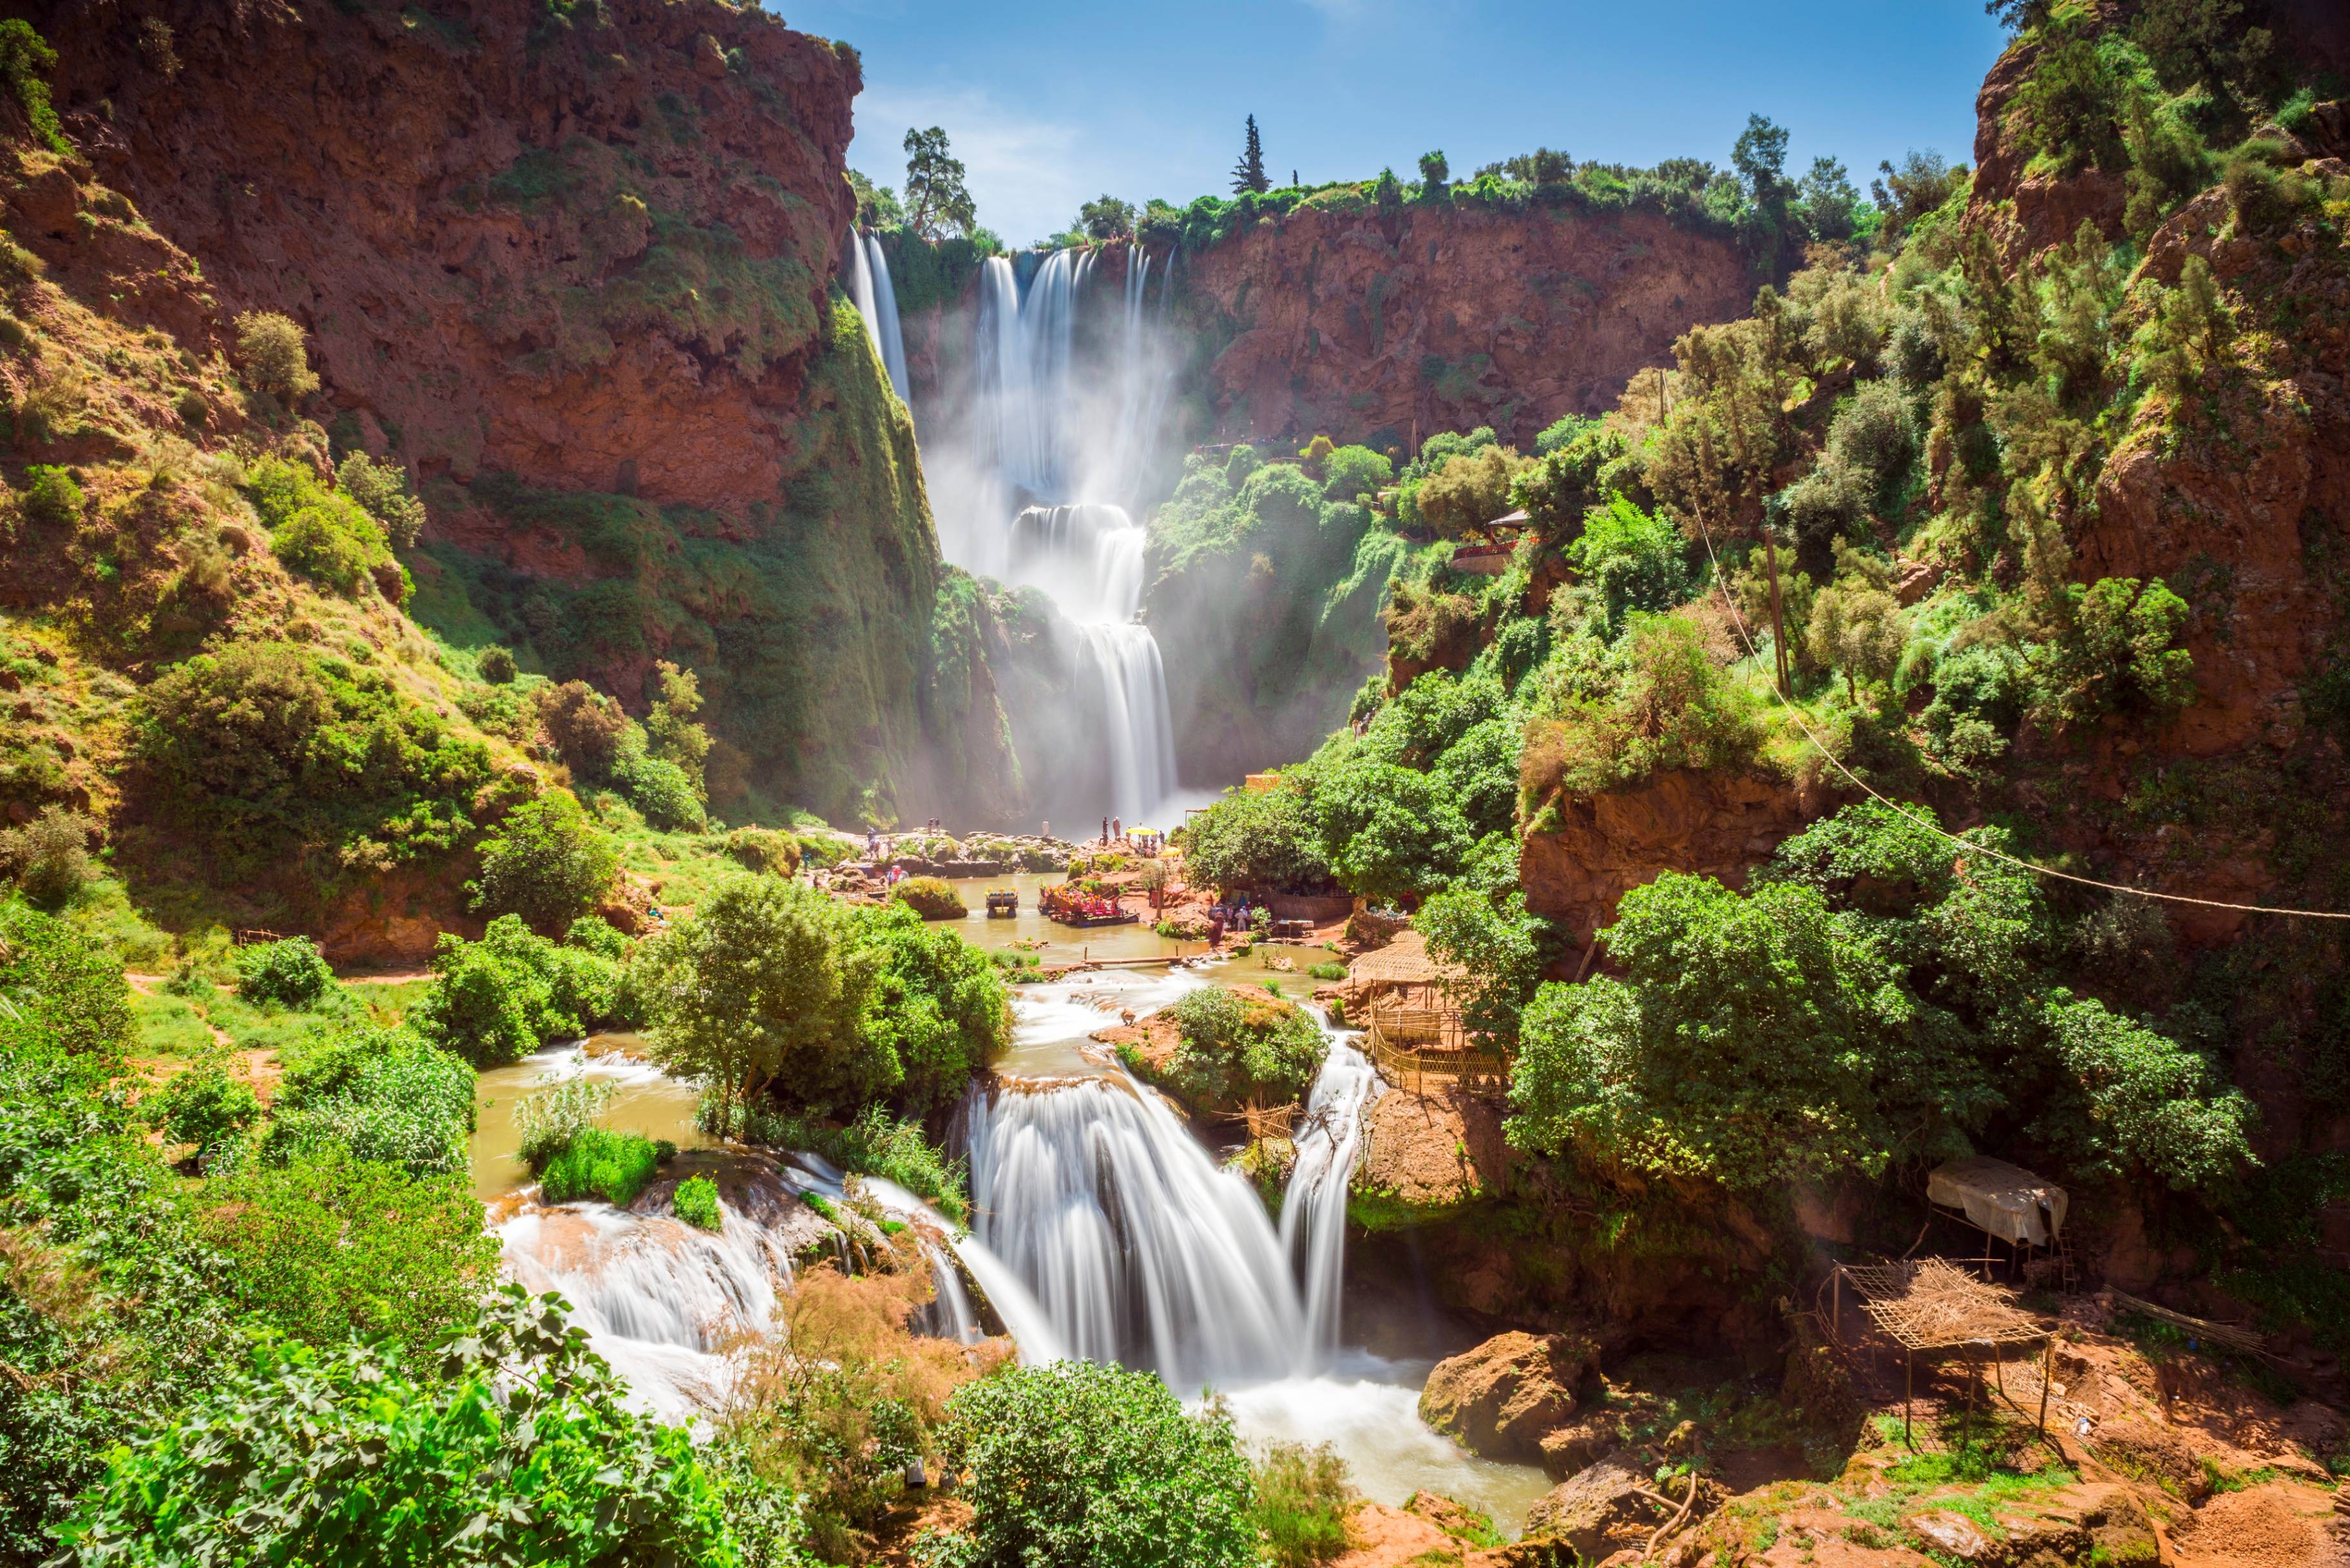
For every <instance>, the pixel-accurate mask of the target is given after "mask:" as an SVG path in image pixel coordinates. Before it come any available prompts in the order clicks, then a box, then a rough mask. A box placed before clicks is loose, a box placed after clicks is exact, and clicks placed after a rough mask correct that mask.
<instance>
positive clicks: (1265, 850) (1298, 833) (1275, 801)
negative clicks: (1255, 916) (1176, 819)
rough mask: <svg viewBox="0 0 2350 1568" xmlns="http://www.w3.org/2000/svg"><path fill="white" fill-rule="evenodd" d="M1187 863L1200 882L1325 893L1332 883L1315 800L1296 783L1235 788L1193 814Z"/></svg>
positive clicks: (1259, 890) (1255, 890) (1257, 890)
mask: <svg viewBox="0 0 2350 1568" xmlns="http://www.w3.org/2000/svg"><path fill="white" fill-rule="evenodd" d="M1189 833H1190V837H1191V844H1190V846H1189V847H1188V848H1186V849H1185V851H1184V856H1183V868H1184V874H1185V876H1186V877H1188V878H1189V880H1190V881H1191V883H1192V884H1193V885H1194V886H1197V887H1205V888H1218V889H1220V890H1225V891H1241V892H1252V893H1263V892H1276V893H1320V892H1326V891H1327V890H1328V889H1329V888H1330V887H1331V880H1330V863H1329V861H1328V860H1326V859H1325V858H1324V857H1323V854H1322V844H1321V836H1320V833H1319V830H1318V828H1317V826H1316V824H1315V817H1314V808H1313V803H1312V802H1311V801H1310V800H1308V799H1307V798H1306V795H1305V792H1304V791H1303V790H1301V789H1299V788H1298V787H1297V786H1295V784H1286V783H1284V784H1281V785H1280V786H1278V787H1277V788H1274V789H1269V790H1232V791H1230V792H1229V793H1227V794H1225V796H1224V798H1223V799H1222V800H1220V801H1218V802H1217V803H1216V804H1215V805H1212V806H1210V807H1209V808H1208V810H1207V811H1206V812H1205V813H1203V814H1202V815H1199V816H1197V817H1194V818H1193V819H1192V820H1191V826H1190V829H1189Z"/></svg>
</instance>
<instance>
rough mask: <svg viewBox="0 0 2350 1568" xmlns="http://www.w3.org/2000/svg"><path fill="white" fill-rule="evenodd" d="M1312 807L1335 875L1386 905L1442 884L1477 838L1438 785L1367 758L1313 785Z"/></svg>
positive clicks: (1342, 765)
mask: <svg viewBox="0 0 2350 1568" xmlns="http://www.w3.org/2000/svg"><path fill="white" fill-rule="evenodd" d="M1314 810H1315V817H1316V818H1317V820H1318V821H1319V824H1320V827H1321V837H1322V853H1323V855H1324V856H1325V857H1326V858H1327V859H1328V861H1329V864H1330V869H1331V871H1332V873H1333V874H1334V875H1335V876H1336V877H1337V879H1338V881H1339V882H1340V883H1341V884H1343V885H1344V886H1345V887H1347V888H1348V889H1349V890H1351V891H1353V892H1356V893H1358V894H1360V895H1362V896H1363V897H1364V898H1371V899H1375V900H1378V901H1379V902H1382V903H1399V902H1407V901H1409V900H1411V899H1413V898H1418V897H1419V896H1420V895H1422V894H1423V893H1427V892H1431V891H1433V890H1435V889H1436V888H1439V887H1440V886H1441V885H1442V884H1443V883H1445V882H1446V881H1448V880H1450V879H1451V877H1453V876H1454V875H1456V874H1457V873H1458V872H1459V870H1460V868H1461V862H1462V860H1463V859H1464V857H1466V856H1467V855H1468V853H1469V846H1470V845H1471V842H1472V841H1473V836H1472V835H1471V833H1470V831H1469V825H1468V823H1467V822H1466V821H1464V820H1463V819H1462V817H1461V811H1460V807H1459V806H1458V805H1455V804H1454V803H1453V801H1452V800H1451V798H1449V796H1448V794H1447V793H1446V791H1445V789H1444V787H1443V786H1442V785H1441V784H1439V783H1438V782H1437V781H1436V780H1434V779H1431V778H1430V777H1429V776H1428V775H1427V774H1421V773H1415V772H1413V771H1412V770H1411V769H1409V768H1402V767H1398V766H1396V765H1395V764H1394V763H1385V762H1380V761H1378V760H1377V759H1376V758H1374V757H1372V756H1370V755H1367V754H1362V753H1357V754H1356V755H1351V756H1348V757H1347V758H1345V759H1344V760H1342V761H1341V762H1339V763H1337V764H1336V766H1334V767H1331V768H1330V769H1328V770H1327V771H1326V772H1325V773H1323V774H1321V775H1320V776H1319V777H1318V778H1317V779H1316V780H1315V785H1314Z"/></svg>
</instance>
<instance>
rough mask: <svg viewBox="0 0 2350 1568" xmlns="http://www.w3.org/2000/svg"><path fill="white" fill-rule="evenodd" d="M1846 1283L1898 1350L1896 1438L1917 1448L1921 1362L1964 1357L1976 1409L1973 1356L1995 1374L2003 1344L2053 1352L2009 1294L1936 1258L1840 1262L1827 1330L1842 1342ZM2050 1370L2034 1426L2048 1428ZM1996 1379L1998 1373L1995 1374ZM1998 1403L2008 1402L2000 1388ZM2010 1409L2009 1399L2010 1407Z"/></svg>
mask: <svg viewBox="0 0 2350 1568" xmlns="http://www.w3.org/2000/svg"><path fill="white" fill-rule="evenodd" d="M1847 1283H1849V1284H1850V1285H1851V1286H1852V1289H1853V1293H1854V1294H1855V1295H1856V1296H1857V1297H1858V1298H1859V1301H1860V1309H1861V1311H1862V1312H1863V1313H1864V1314H1866V1316H1867V1317H1868V1319H1869V1321H1870V1322H1872V1323H1874V1324H1876V1325H1877V1328H1878V1329H1879V1330H1880V1331H1881V1332H1882V1333H1883V1334H1885V1336H1886V1337H1887V1339H1890V1340H1891V1341H1893V1343H1894V1344H1896V1345H1899V1346H1900V1347H1901V1355H1902V1375H1901V1437H1902V1440H1903V1441H1904V1442H1908V1443H1910V1446H1911V1447H1913V1448H1914V1447H1916V1444H1915V1442H1914V1441H1912V1440H1911V1438H1910V1435H1909V1406H1910V1401H1911V1398H1912V1397H1913V1396H1914V1395H1915V1393H1916V1388H1917V1378H1918V1356H1919V1355H1925V1356H1928V1357H1929V1358H1945V1357H1948V1356H1950V1355H1952V1354H1953V1353H1956V1354H1960V1355H1964V1356H1965V1357H1966V1361H1967V1372H1968V1377H1969V1383H1968V1397H1967V1407H1968V1408H1969V1409H1972V1408H1973V1406H1974V1393H1973V1390H1974V1384H1975V1381H1976V1380H1977V1378H1978V1376H1979V1374H1978V1373H1977V1370H1976V1365H1975V1358H1976V1355H1977V1354H1978V1353H1980V1352H1985V1351H1987V1352H1989V1353H1990V1355H1991V1364H1992V1366H1993V1367H1994V1369H1995V1368H1996V1367H1997V1366H1999V1364H2000V1354H1999V1353H2000V1352H2001V1350H2002V1349H2003V1348H2005V1347H2006V1346H2008V1345H2040V1346H2041V1347H2042V1348H2043V1355H2046V1356H2053V1355H2054V1354H2055V1347H2056V1338H2055V1335H2054V1334H2053V1333H2052V1332H2051V1331H2050V1330H2048V1329H2046V1328H2043V1327H2042V1326H2041V1324H2040V1322H2039V1320H2038V1319H2037V1318H2034V1317H2033V1315H2032V1314H2029V1313H2027V1312H2024V1311H2023V1310H2022V1309H2021V1308H2020V1307H2018V1306H2016V1305H2015V1304H2014V1299H2013V1297H2012V1296H2011V1295H2010V1294H2009V1293H2007V1292H2004V1291H2002V1290H1999V1289H1997V1288H1995V1287H1993V1286H1991V1285H1989V1284H1986V1283H1984V1282H1982V1281H1981V1280H1979V1279H1977V1278H1975V1277H1974V1276H1973V1275H1972V1274H1970V1273H1969V1272H1966V1271H1965V1270H1963V1269H1960V1268H1956V1267H1953V1266H1952V1265H1951V1264H1950V1263H1949V1262H1945V1261H1944V1260H1942V1259H1940V1258H1924V1259H1920V1260H1918V1262H1887V1263H1869V1264H1855V1263H1838V1264H1837V1265H1836V1267H1835V1275H1834V1276H1833V1279H1832V1288H1833V1289H1834V1291H1835V1302H1834V1305H1833V1306H1832V1307H1831V1308H1830V1316H1829V1324H1830V1325H1831V1328H1832V1329H1833V1331H1834V1332H1835V1335H1836V1337H1837V1338H1838V1339H1839V1340H1841V1339H1842V1338H1843V1336H1844V1321H1843V1320H1844V1287H1845V1286H1846V1284H1847ZM2049 1375H2050V1369H2049V1368H2048V1367H2047V1366H2043V1367H2042V1368H2041V1376H2040V1413H2039V1416H2038V1417H2037V1424H2038V1426H2039V1429H2040V1430H2041V1431H2042V1432H2045V1431H2047V1430H2048V1380H2049ZM1994 1376H1996V1372H1995V1371H1994ZM2001 1397H2005V1388H2004V1386H2002V1390H2001ZM2011 1403H2012V1401H2011Z"/></svg>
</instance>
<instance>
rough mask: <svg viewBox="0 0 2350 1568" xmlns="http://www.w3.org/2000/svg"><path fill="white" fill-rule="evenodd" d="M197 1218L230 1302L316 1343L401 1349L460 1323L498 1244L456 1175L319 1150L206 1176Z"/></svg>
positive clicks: (491, 1270)
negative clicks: (223, 1273)
mask: <svg viewBox="0 0 2350 1568" xmlns="http://www.w3.org/2000/svg"><path fill="white" fill-rule="evenodd" d="M203 1202H204V1208H203V1211H202V1212H201V1213H200V1214H199V1215H198V1216H197V1224H198V1228H199V1230H200V1231H202V1232H203V1236H204V1239H205V1240H206V1241H210V1242H211V1243H212V1244H213V1246H215V1247H217V1248H219V1249H220V1250H221V1251H223V1252H224V1253H225V1254H227V1255H228V1257H229V1258H230V1259H231V1260H232V1262H234V1269H233V1270H231V1271H230V1272H229V1274H228V1276H227V1289H228V1291H229V1293H230V1294H231V1295H232V1296H233V1297H234V1300H235V1302H236V1303H237V1304H238V1305H239V1306H240V1307H242V1308H244V1310H246V1311H248V1312H252V1313H254V1314H257V1315H258V1316H260V1317H261V1318H263V1319H264V1320H265V1321H266V1322H267V1323H269V1324H271V1325H273V1326H275V1327H276V1328H277V1329H279V1330H280V1331H281V1332H283V1333H285V1334H288V1335H290V1336H292V1337H294V1338H296V1339H300V1340H303V1341H305V1342H306V1343H308V1344H311V1345H342V1344H344V1343H346V1342H347V1341H348V1340H349V1339H350V1338H351V1337H352V1336H353V1335H357V1336H358V1337H359V1338H361V1339H369V1340H389V1341H391V1342H393V1343H395V1344H397V1345H400V1346H401V1347H402V1348H404V1349H406V1350H409V1351H421V1350H423V1349H425V1348H426V1347H428V1346H430V1345H432V1343H433V1342H434V1341H435V1340H437V1339H438V1338H440V1337H441V1335H442V1334H444V1333H446V1332H447V1331H448V1330H449V1329H450V1328H451V1327H452V1326H453V1325H455V1324H460V1323H463V1322H465V1321H466V1320H467V1319H468V1318H469V1317H470V1316H471V1315H472V1313H473V1306H474V1303H477V1302H478V1301H480V1299H481V1295H482V1292H483V1291H484V1289H485V1288H486V1287H487V1286H488V1285H489V1283H490V1282H491V1281H492V1279H493V1278H494V1277H495V1274H496V1270H497V1261H498V1244H497V1241H496V1240H495V1238H494V1237H491V1236H489V1235H486V1234H484V1231H483V1230H482V1205H481V1202H480V1200H479V1199H476V1198H475V1197H474V1196H473V1184H472V1183H471V1182H470V1181H469V1180H467V1179H466V1178H465V1177H464V1176H463V1174H460V1173H454V1172H452V1173H450V1174H446V1175H440V1176H422V1177H418V1176H411V1175H409V1174H408V1173H407V1172H406V1171H404V1170H401V1169H400V1168H398V1167H396V1166H390V1165H383V1164H379V1163H378V1162H376V1161H374V1160H369V1159H358V1158H352V1156H351V1155H349V1154H348V1153H347V1152H345V1151H344V1150H341V1149H321V1150H319V1151H317V1152H316V1153H313V1154H307V1155H305V1156H303V1157H301V1158H296V1159H293V1160H291V1161H289V1162H287V1163H286V1164H285V1165H282V1166H278V1165H271V1164H267V1163H263V1162H255V1163H250V1164H247V1165H244V1166H242V1167H240V1168H238V1169H237V1170H235V1171H234V1173H232V1174H230V1175H228V1176H225V1177H220V1178H216V1179H213V1181H212V1182H210V1183H208V1184H207V1185H206V1187H205V1189H204V1194H203Z"/></svg>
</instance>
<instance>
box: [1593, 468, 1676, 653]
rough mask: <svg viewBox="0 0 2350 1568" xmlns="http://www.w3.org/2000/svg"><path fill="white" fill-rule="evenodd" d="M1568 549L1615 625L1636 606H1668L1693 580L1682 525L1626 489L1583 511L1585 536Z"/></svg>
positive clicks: (1651, 608) (1637, 608)
mask: <svg viewBox="0 0 2350 1568" xmlns="http://www.w3.org/2000/svg"><path fill="white" fill-rule="evenodd" d="M1567 555H1568V558H1569V560H1571V561H1572V562H1573V563H1574V565H1575V568H1576V569H1577V570H1578V571H1580V572H1581V573H1582V574H1583V576H1584V580H1585V581H1586V582H1588V583H1589V584H1591V586H1592V587H1595V588H1596V589H1597V590H1598V592H1599V595H1600V597H1601V598H1602V600H1604V601H1605V603H1606V604H1607V621H1608V624H1609V625H1610V626H1622V625H1624V624H1625V622H1626V618H1627V617H1628V616H1630V615H1632V614H1634V613H1636V612H1639V611H1648V612H1660V611H1664V610H1669V609H1670V608H1672V607H1674V606H1675V605H1678V604H1679V603H1680V602H1681V601H1682V600H1683V599H1686V598H1687V597H1689V595H1690V588H1691V587H1693V586H1694V584H1693V583H1692V581H1691V578H1690V569H1689V561H1688V555H1687V544H1686V542H1685V541H1684V540H1683V539H1682V538H1681V535H1680V531H1679V529H1677V528H1675V527H1674V526H1673V525H1672V524H1671V523H1670V522H1669V520H1668V519H1666V518H1665V517H1664V516H1662V515H1661V514H1657V513H1653V512H1643V511H1641V510H1640V509H1639V508H1638V506H1635V505H1633V504H1632V503H1631V502H1629V501H1627V499H1625V498H1624V497H1623V496H1621V495H1617V496H1614V497H1612V498H1611V499H1610V500H1609V501H1608V503H1607V505H1605V506H1595V507H1593V508H1592V509H1591V510H1590V511H1588V512H1586V513H1585V514H1584V517H1583V534H1582V536H1581V537H1579V538H1578V539H1576V540H1575V543H1574V545H1571V546H1570V547H1569V548H1568V552H1567Z"/></svg>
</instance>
